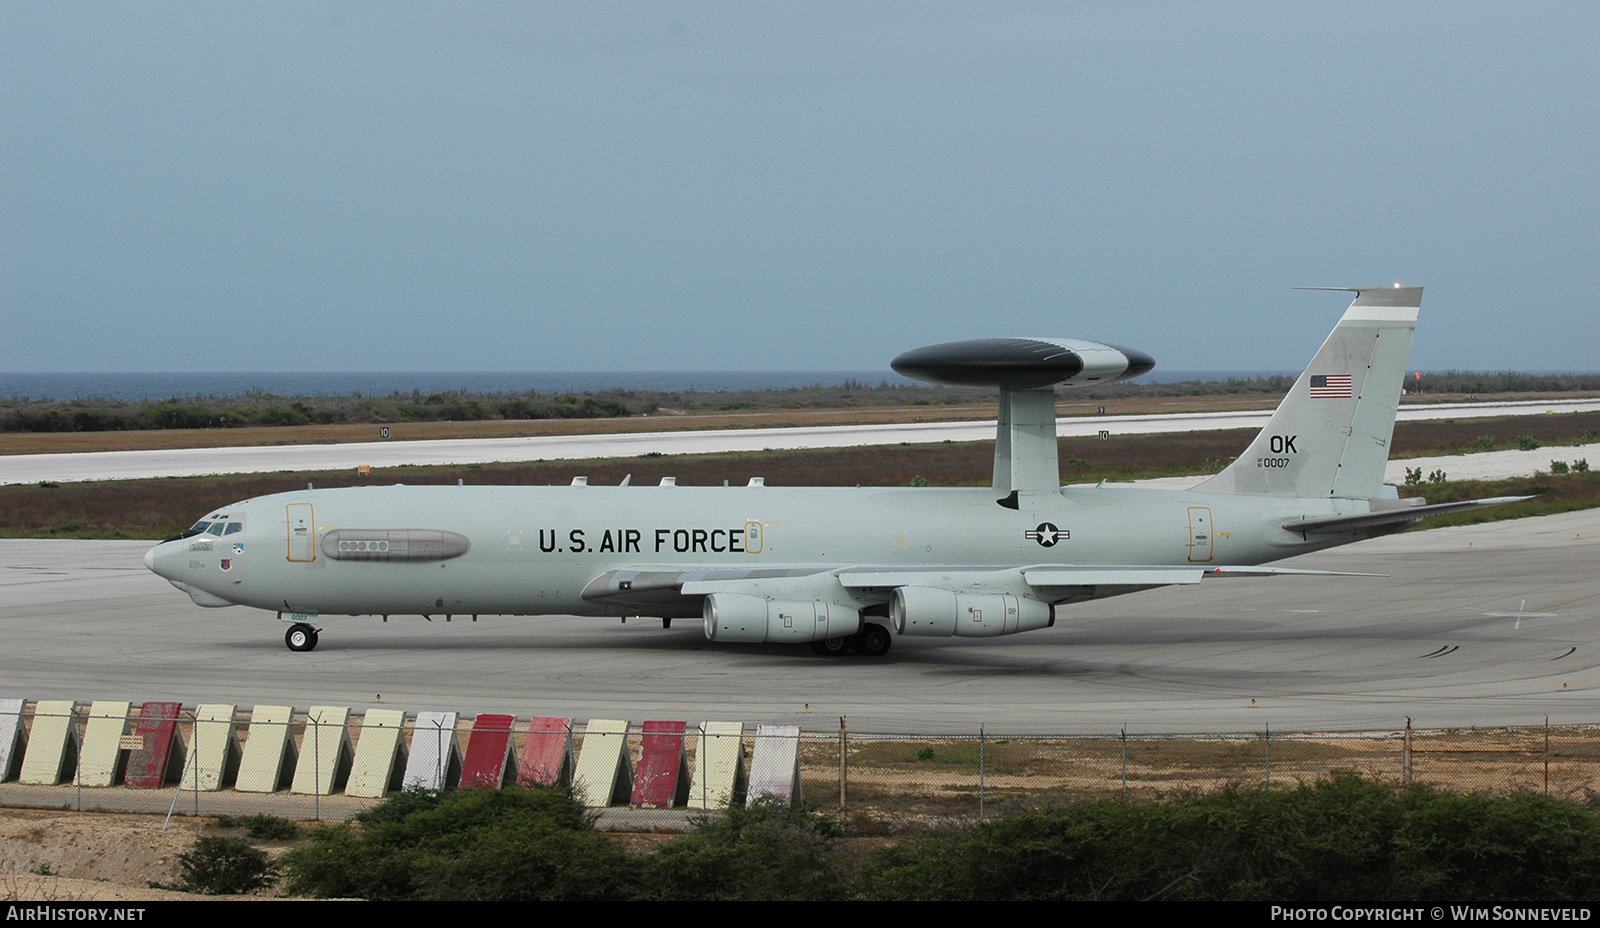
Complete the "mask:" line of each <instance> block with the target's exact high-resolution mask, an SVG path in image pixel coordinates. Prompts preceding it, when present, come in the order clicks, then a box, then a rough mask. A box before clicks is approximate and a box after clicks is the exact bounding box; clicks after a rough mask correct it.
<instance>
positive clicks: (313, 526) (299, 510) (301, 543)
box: [288, 503, 317, 562]
mask: <svg viewBox="0 0 1600 928" xmlns="http://www.w3.org/2000/svg"><path fill="white" fill-rule="evenodd" d="M288 511H289V560H291V561H301V562H309V561H313V560H315V559H316V557H317V523H316V521H315V519H313V518H312V512H311V504H310V503H290V504H289V506H288Z"/></svg>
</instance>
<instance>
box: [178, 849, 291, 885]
mask: <svg viewBox="0 0 1600 928" xmlns="http://www.w3.org/2000/svg"><path fill="white" fill-rule="evenodd" d="M178 864H179V866H180V867H181V869H182V873H183V876H182V879H180V880H179V882H178V886H177V888H178V889H181V890H183V891H185V892H192V893H205V894H207V895H213V896H231V895H237V894H240V893H248V892H252V891H254V890H257V889H260V888H261V887H263V886H267V885H269V884H270V883H272V882H273V881H274V880H276V879H277V878H278V868H277V867H276V866H275V865H273V863H272V862H271V861H270V860H268V859H267V853H266V852H265V851H263V850H261V849H260V848H257V847H253V846H251V844H250V842H248V841H246V840H245V839H243V838H233V837H222V836H218V835H207V836H204V837H201V838H198V839H196V841H195V842H194V848H193V849H192V850H190V851H188V852H186V853H183V854H179V855H178Z"/></svg>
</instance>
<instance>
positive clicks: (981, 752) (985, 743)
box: [978, 725, 989, 822]
mask: <svg viewBox="0 0 1600 928" xmlns="http://www.w3.org/2000/svg"><path fill="white" fill-rule="evenodd" d="M988 746H989V742H988V740H987V739H985V738H984V735H983V726H982V725H979V726H978V821H980V822H981V821H983V787H984V774H985V773H986V770H985V767H984V760H985V757H984V749H985V748H986V747H988Z"/></svg>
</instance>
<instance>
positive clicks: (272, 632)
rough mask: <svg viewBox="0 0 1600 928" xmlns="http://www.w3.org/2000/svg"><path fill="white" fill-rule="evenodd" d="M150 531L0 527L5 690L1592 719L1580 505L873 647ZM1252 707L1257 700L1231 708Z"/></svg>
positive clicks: (879, 712) (1083, 717) (1599, 587)
mask: <svg viewBox="0 0 1600 928" xmlns="http://www.w3.org/2000/svg"><path fill="white" fill-rule="evenodd" d="M147 547H148V545H147V544H146V543H143V542H114V541H34V540H4V541H0V565H3V566H0V635H3V636H4V637H3V639H0V640H3V641H4V642H5V645H4V647H3V648H0V697H4V696H21V697H25V698H28V699H40V698H71V699H79V700H91V699H97V698H115V699H128V700H133V701H135V702H138V701H143V700H147V699H178V700H182V701H183V702H184V703H186V704H189V705H194V704H195V703H198V702H202V701H205V702H213V701H231V702H236V703H238V704H239V705H241V706H251V705H254V704H255V703H257V702H262V703H277V704H282V703H287V704H290V705H294V706H296V707H297V708H299V709H302V710H303V709H305V708H306V707H308V706H310V705H312V704H318V705H323V704H331V705H347V706H351V707H353V708H355V709H356V710H357V711H361V710H363V709H365V708H368V707H371V706H374V705H378V704H379V702H380V699H381V704H382V705H384V706H389V707H394V708H402V709H406V710H408V711H413V712H414V711H418V710H425V709H455V710H459V711H462V712H484V711H496V712H510V713H514V714H516V715H518V716H521V717H526V716H529V715H572V716H574V717H576V718H579V719H586V718H589V717H592V716H598V717H607V718H627V719H631V720H634V721H639V720H643V719H683V720H688V721H691V722H692V721H698V720H700V719H706V718H717V719H725V718H737V719H743V720H745V721H752V722H755V721H761V722H798V723H800V724H802V725H804V726H806V727H808V728H815V729H819V730H832V729H835V728H836V727H837V725H838V717H839V716H841V715H844V716H848V718H849V725H850V727H851V729H853V730H856V731H891V732H920V733H942V732H965V731H972V730H975V729H976V728H977V726H978V725H980V724H982V725H984V726H986V728H987V729H988V730H990V731H994V732H1017V733H1022V732H1038V733H1073V732H1113V731H1116V730H1117V729H1119V728H1121V727H1123V726H1124V725H1126V726H1127V727H1128V729H1129V730H1130V731H1135V732H1205V731H1217V732H1222V731H1227V732H1238V731H1260V730H1261V729H1262V728H1263V727H1265V726H1268V725H1270V726H1271V727H1272V728H1273V729H1274V730H1275V731H1284V732H1287V731H1292V730H1389V729H1397V728H1399V727H1401V726H1403V725H1404V722H1405V719H1406V717H1408V716H1410V717H1412V718H1413V719H1414V724H1415V725H1417V726H1418V727H1424V728H1427V727H1465V726H1471V725H1477V726H1493V725H1534V724H1539V723H1541V722H1542V721H1543V720H1544V718H1545V717H1546V716H1547V715H1548V716H1549V719H1550V721H1551V723H1553V724H1573V723H1585V722H1591V723H1592V722H1594V721H1595V720H1596V719H1597V718H1600V579H1597V575H1596V570H1595V567H1596V564H1600V511H1587V512H1579V513H1569V514H1564V515H1558V516H1548V517H1543V518H1537V519H1525V520H1518V521H1514V522H1498V523H1491V524H1488V525H1481V526H1469V527H1459V528H1447V529H1438V530H1435V531H1431V532H1421V533H1413V534H1407V535H1400V536H1391V537H1389V538H1384V539H1378V540H1375V541H1370V542H1363V543H1361V544H1358V545H1353V546H1349V547H1346V548H1342V549H1337V550H1334V551H1330V552H1323V553H1320V554H1316V555H1309V556H1306V557H1303V558H1299V559H1296V560H1293V561H1285V562H1282V563H1284V564H1286V565H1292V566H1300V567H1312V568H1323V569H1334V570H1346V571H1361V572H1373V573H1383V574H1387V575H1388V576H1387V577H1385V578H1382V579H1358V578H1348V577H1286V578H1275V579H1232V580H1217V581H1207V582H1206V583H1204V584H1201V586H1200V587H1198V588H1195V587H1187V588H1182V587H1174V588H1167V589H1163V590H1155V591H1151V592H1147V593H1140V594H1135V595H1132V596H1126V597H1121V598H1117V599H1110V600H1103V601H1100V602H1096V603H1091V604H1088V605H1086V606H1075V607H1069V608H1067V609H1065V610H1063V614H1062V616H1061V618H1060V620H1059V621H1058V624H1057V626H1056V627H1055V628H1052V629H1047V630H1043V631H1039V632H1033V633H1028V634H1023V635H1018V636H1014V637H1008V638H1000V639H994V640H989V641H978V642H966V641H955V640H948V639H943V640H938V639H910V638H897V639H896V641H895V644H894V649H893V650H892V651H891V652H890V653H889V655H888V656H887V657H885V658H881V659H877V660H872V659H867V658H861V657H856V656H851V657H846V658H835V659H828V658H821V657H817V656H815V655H813V654H811V652H810V651H809V650H806V649H803V648H770V647H739V646H723V645H714V644H711V643H710V642H707V641H706V640H705V638H704V636H703V634H702V633H701V630H700V627H699V623H698V622H693V621H684V620H679V621H678V622H677V623H676V624H675V625H674V627H673V628H672V629H671V630H670V631H663V630H662V628H661V624H660V622H659V621H638V620H635V621H633V622H629V623H627V624H621V623H619V622H618V621H617V620H615V619H583V618H569V617H553V618H487V617H486V618H484V619H482V620H480V621H479V622H477V623H476V624H474V623H472V622H470V621H456V622H453V623H448V624H447V623H444V622H440V621H435V622H433V623H428V622H425V621H423V620H422V619H421V618H416V617H411V618H399V617H397V618H395V619H391V621H390V622H389V623H388V624H384V623H382V622H381V621H380V620H378V619H376V618H372V619H367V618H338V617H333V618H328V619H327V620H326V621H325V622H324V626H323V627H324V631H323V634H322V644H321V646H320V647H319V648H318V649H317V650H316V651H314V652H311V653H308V654H296V653H292V652H290V651H288V650H287V649H286V648H285V647H284V645H283V640H282V639H283V630H284V626H283V625H282V624H281V623H279V622H277V621H276V620H275V618H274V617H273V616H272V615H270V614H267V613H262V612H258V611H255V610H250V609H246V608H243V607H233V608H227V609H215V610H211V609H201V608H199V607H197V606H194V605H193V604H191V603H190V601H189V600H188V598H187V597H186V596H185V595H184V594H182V593H180V592H178V591H177V590H175V589H172V588H171V587H170V586H168V585H167V584H166V582H165V581H163V580H161V579H159V578H157V577H155V576H154V575H152V574H149V573H148V572H146V571H145V570H144V569H143V567H142V566H141V564H140V558H141V557H142V555H143V553H144V551H145V550H146V548H147ZM1252 700H1253V701H1254V708H1252V705H1251V704H1252Z"/></svg>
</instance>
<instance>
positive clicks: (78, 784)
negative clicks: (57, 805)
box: [67, 703, 89, 812]
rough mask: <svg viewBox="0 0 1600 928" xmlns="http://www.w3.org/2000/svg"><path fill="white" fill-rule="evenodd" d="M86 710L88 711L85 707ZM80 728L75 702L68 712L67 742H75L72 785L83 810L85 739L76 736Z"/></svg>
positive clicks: (80, 809)
mask: <svg viewBox="0 0 1600 928" xmlns="http://www.w3.org/2000/svg"><path fill="white" fill-rule="evenodd" d="M83 711H84V712H88V711H89V710H88V708H87V707H85V708H84V710H83ZM77 730H78V704H77V703H73V704H72V709H71V710H70V711H68V712H67V742H68V743H69V744H73V743H74V742H75V745H74V748H73V751H72V755H73V756H72V785H73V787H75V789H74V792H75V793H76V794H77V797H78V811H79V812H82V811H83V775H82V774H83V739H82V738H77V737H74V736H75V735H76V734H77Z"/></svg>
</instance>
